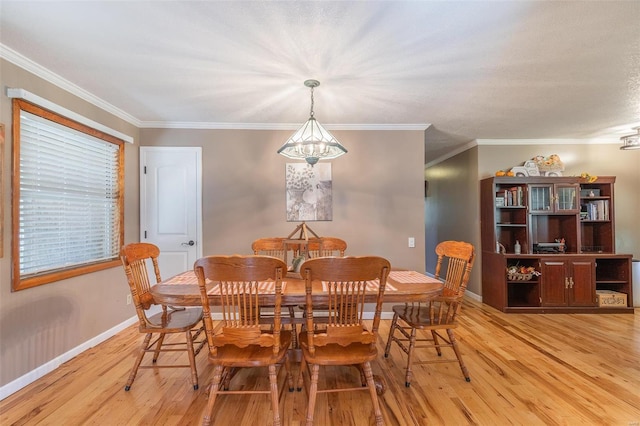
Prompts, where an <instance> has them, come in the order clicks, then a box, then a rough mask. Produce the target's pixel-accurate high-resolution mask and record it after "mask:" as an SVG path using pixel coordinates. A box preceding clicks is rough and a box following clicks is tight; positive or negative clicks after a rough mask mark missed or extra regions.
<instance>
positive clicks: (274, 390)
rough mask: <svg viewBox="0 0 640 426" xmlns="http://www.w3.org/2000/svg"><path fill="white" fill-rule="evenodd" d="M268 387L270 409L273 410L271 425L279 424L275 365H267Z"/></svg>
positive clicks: (277, 425) (276, 425)
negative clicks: (269, 391) (269, 390)
mask: <svg viewBox="0 0 640 426" xmlns="http://www.w3.org/2000/svg"><path fill="white" fill-rule="evenodd" d="M269 387H270V389H271V409H272V410H273V426H281V425H282V423H281V422H280V408H279V406H278V377H277V374H276V365H275V364H270V365H269Z"/></svg>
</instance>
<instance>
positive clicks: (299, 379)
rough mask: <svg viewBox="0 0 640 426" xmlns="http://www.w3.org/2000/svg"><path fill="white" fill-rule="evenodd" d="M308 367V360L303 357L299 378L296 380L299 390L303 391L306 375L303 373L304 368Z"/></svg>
mask: <svg viewBox="0 0 640 426" xmlns="http://www.w3.org/2000/svg"><path fill="white" fill-rule="evenodd" d="M306 368H307V362H306V360H305V359H304V357H302V359H301V360H300V369H299V370H298V380H296V381H297V382H298V392H300V391H302V386H303V385H304V383H303V382H304V377H303V376H302V375H303V374H304V370H305V369H306Z"/></svg>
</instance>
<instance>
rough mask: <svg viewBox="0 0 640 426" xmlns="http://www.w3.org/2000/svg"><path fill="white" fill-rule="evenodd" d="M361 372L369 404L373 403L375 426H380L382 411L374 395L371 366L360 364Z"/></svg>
mask: <svg viewBox="0 0 640 426" xmlns="http://www.w3.org/2000/svg"><path fill="white" fill-rule="evenodd" d="M362 370H363V371H364V375H365V377H366V380H367V387H368V388H369V395H371V402H372V403H373V413H374V414H375V416H376V426H382V425H383V424H384V420H383V419H382V411H380V403H379V402H378V394H377V393H376V383H375V382H374V380H373V373H372V371H371V364H370V363H369V362H365V363H364V364H362Z"/></svg>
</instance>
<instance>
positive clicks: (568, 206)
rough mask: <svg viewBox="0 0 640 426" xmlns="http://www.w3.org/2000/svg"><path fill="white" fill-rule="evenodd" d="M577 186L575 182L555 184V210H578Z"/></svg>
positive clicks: (563, 211)
mask: <svg viewBox="0 0 640 426" xmlns="http://www.w3.org/2000/svg"><path fill="white" fill-rule="evenodd" d="M579 189H580V188H579V186H578V185H575V184H569V185H560V184H558V185H555V197H554V201H555V205H554V207H555V210H556V212H559V213H569V212H572V213H577V212H579V211H580V205H579V203H578V193H579V192H578V191H579Z"/></svg>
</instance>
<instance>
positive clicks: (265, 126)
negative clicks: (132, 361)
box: [139, 121, 431, 131]
mask: <svg viewBox="0 0 640 426" xmlns="http://www.w3.org/2000/svg"><path fill="white" fill-rule="evenodd" d="M301 125H302V124H301V123H295V124H292V123H213V122H194V121H142V122H140V126H139V127H140V128H144V129H203V130H298V128H300V126H301ZM322 125H323V126H324V128H325V129H327V130H376V131H380V130H392V131H399V130H408V131H415V130H417V131H425V130H427V129H428V128H429V126H431V125H430V124H427V123H422V124H324V123H323V124H322Z"/></svg>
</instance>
